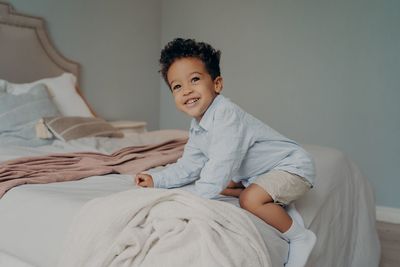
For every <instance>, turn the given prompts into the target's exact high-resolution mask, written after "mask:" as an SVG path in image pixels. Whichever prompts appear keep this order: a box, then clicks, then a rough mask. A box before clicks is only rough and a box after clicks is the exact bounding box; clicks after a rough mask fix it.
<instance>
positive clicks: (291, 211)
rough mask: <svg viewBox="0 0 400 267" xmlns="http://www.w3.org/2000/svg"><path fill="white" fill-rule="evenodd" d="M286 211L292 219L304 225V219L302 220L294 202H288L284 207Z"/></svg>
mask: <svg viewBox="0 0 400 267" xmlns="http://www.w3.org/2000/svg"><path fill="white" fill-rule="evenodd" d="M286 212H287V213H288V214H289V216H290V217H292V220H295V221H296V222H298V223H299V224H300V225H301V226H304V221H303V217H301V215H300V213H299V212H298V211H297V209H296V206H295V205H294V203H293V202H292V203H290V204H289V205H288V206H287V207H286Z"/></svg>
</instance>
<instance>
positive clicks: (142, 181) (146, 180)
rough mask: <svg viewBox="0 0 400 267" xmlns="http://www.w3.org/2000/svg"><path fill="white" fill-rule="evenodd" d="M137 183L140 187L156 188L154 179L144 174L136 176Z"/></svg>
mask: <svg viewBox="0 0 400 267" xmlns="http://www.w3.org/2000/svg"><path fill="white" fill-rule="evenodd" d="M135 183H136V185H137V186H140V187H154V182H153V177H151V175H148V174H144V173H139V174H136V176H135Z"/></svg>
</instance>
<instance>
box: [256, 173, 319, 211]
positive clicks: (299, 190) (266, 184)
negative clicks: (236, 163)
mask: <svg viewBox="0 0 400 267" xmlns="http://www.w3.org/2000/svg"><path fill="white" fill-rule="evenodd" d="M254 183H255V184H257V185H259V186H261V188H262V189H264V190H265V191H266V192H267V193H268V194H269V195H270V196H271V197H272V199H273V200H274V202H275V203H277V204H280V205H283V206H286V205H289V204H290V202H292V201H294V200H296V199H298V198H300V197H301V196H302V195H304V194H305V193H306V192H307V191H308V190H310V188H311V187H312V185H311V183H310V182H308V181H307V180H306V179H304V178H303V177H301V176H298V175H296V174H293V173H290V172H286V171H281V170H272V171H270V172H267V173H265V174H263V175H260V176H258V177H257V179H256V180H255V181H254Z"/></svg>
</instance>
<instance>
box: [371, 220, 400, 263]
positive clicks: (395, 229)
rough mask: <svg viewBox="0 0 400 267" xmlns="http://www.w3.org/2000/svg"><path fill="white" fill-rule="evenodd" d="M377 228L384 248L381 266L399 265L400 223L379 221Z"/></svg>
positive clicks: (382, 248)
mask: <svg viewBox="0 0 400 267" xmlns="http://www.w3.org/2000/svg"><path fill="white" fill-rule="evenodd" d="M377 229H378V234H379V239H380V241H381V250H382V255H381V263H380V265H379V267H399V266H400V224H392V223H385V222H378V223H377Z"/></svg>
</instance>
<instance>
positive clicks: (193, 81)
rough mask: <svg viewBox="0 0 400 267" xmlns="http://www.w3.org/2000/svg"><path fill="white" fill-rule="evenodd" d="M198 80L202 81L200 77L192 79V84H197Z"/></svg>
mask: <svg viewBox="0 0 400 267" xmlns="http://www.w3.org/2000/svg"><path fill="white" fill-rule="evenodd" d="M198 80H200V78H199V77H193V78H192V83H195V82H197V81H198Z"/></svg>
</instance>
